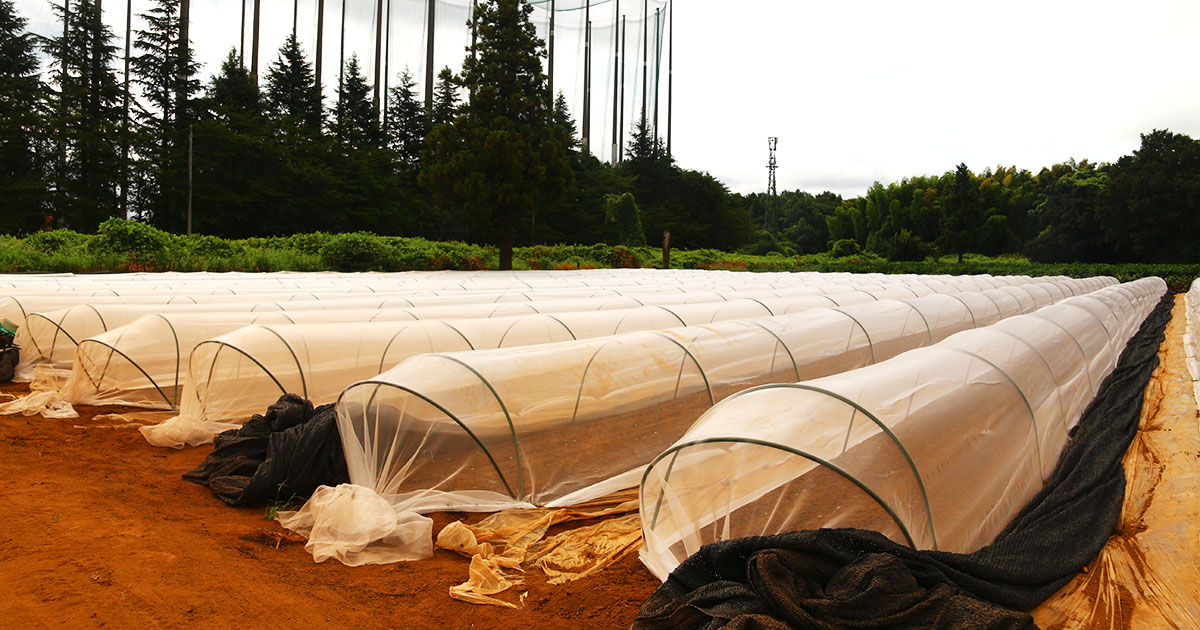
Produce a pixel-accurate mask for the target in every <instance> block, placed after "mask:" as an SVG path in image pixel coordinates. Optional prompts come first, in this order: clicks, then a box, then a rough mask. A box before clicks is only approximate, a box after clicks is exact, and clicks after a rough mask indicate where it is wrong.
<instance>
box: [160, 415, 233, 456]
mask: <svg viewBox="0 0 1200 630" xmlns="http://www.w3.org/2000/svg"><path fill="white" fill-rule="evenodd" d="M240 426H242V425H240V424H233V423H225V422H205V421H203V420H201V419H199V418H189V417H186V416H175V417H173V418H168V419H166V420H163V421H162V422H160V423H158V424H155V425H151V426H145V427H142V428H140V429H138V430H139V431H141V432H142V436H143V437H145V438H146V441H147V442H149V443H151V444H153V445H154V446H167V447H170V448H183V447H185V446H200V445H201V444H208V443H210V442H212V441H213V437H214V436H215V435H216V434H218V433H221V432H222V431H229V430H231V429H237V428H238V427H240Z"/></svg>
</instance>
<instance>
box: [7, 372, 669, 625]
mask: <svg viewBox="0 0 1200 630" xmlns="http://www.w3.org/2000/svg"><path fill="white" fill-rule="evenodd" d="M24 391H27V390H26V388H25V387H24V386H17V385H5V386H0V392H12V393H23V392H24ZM123 410H124V409H122V408H119V407H104V408H95V407H81V408H79V412H80V415H81V417H80V418H77V419H70V420H46V419H43V418H41V417H38V416H34V417H28V418H22V417H0V479H2V480H3V484H0V515H2V516H0V518H2V519H3V520H2V522H0V593H3V594H4V595H3V597H0V626H2V627H6V628H49V627H59V626H62V625H68V626H70V627H75V628H101V627H109V628H143V627H144V628H155V627H195V628H231V627H244V628H289V629H291V628H296V627H330V628H344V627H357V628H401V627H402V628H497V629H505V628H539V629H544V630H549V629H557V628H623V627H628V626H629V624H630V623H632V621H633V618H634V616H635V615H636V614H637V611H638V609H639V608H640V607H641V604H642V602H643V601H644V600H645V599H646V597H647V596H648V595H649V594H650V593H651V592H652V591H653V590H654V588H655V587H657V585H658V581H657V580H656V579H654V577H653V576H652V575H651V574H650V573H649V572H648V571H646V569H645V568H643V567H642V565H641V564H640V563H639V562H638V561H637V558H636V556H634V555H629V556H626V557H624V558H622V559H621V560H619V561H618V562H617V563H616V564H615V565H614V566H612V567H609V568H607V569H605V570H604V571H602V572H600V573H599V574H597V575H594V576H591V577H589V578H586V579H583V580H580V581H577V582H573V583H569V584H566V585H562V586H553V585H549V584H546V583H545V580H544V578H543V577H542V575H541V574H540V572H532V571H531V572H529V573H527V574H526V576H525V578H526V585H527V586H528V587H529V596H528V597H527V599H526V600H525V607H524V609H521V610H509V609H502V608H498V607H493V606H479V605H473V604H467V603H462V602H458V601H454V600H452V599H450V597H449V595H448V589H449V587H450V586H453V585H456V584H459V583H461V582H463V581H465V580H466V578H467V565H468V562H469V561H468V560H467V559H466V558H463V557H461V556H458V555H455V554H452V553H450V552H447V551H443V550H440V549H439V550H436V551H435V554H434V557H433V558H431V559H429V560H423V561H418V562H408V563H398V564H393V565H388V566H382V567H381V566H368V567H353V568H352V567H346V566H343V565H341V564H339V563H336V562H334V561H330V562H326V563H323V564H315V563H314V562H313V560H312V556H310V555H309V554H308V553H307V552H306V551H305V550H304V546H303V543H300V542H296V541H295V540H294V539H293V538H290V537H288V536H286V535H285V534H284V530H283V529H282V528H281V527H279V525H277V524H276V523H274V522H273V521H268V520H266V519H265V518H264V516H263V510H261V509H239V508H231V507H229V506H226V505H225V504H223V503H221V502H219V501H218V500H217V499H215V498H214V497H213V496H212V494H211V493H209V491H208V489H207V488H204V487H202V486H198V485H195V484H192V483H188V482H186V481H183V480H182V479H180V477H179V476H180V475H181V474H182V473H184V472H186V471H188V470H190V469H191V468H192V467H194V466H195V465H196V464H198V463H199V462H200V461H201V460H202V459H204V457H205V456H206V455H207V454H208V452H209V451H210V450H211V448H210V447H201V448H194V449H186V450H182V451H175V450H170V449H161V448H155V447H153V446H150V445H149V444H147V443H146V441H145V440H144V439H142V437H141V434H140V433H138V432H137V431H136V430H134V429H130V428H124V429H112V428H98V427H99V426H100V425H104V424H111V422H106V421H100V422H96V421H93V420H92V419H91V418H92V416H94V415H96V414H98V413H106V412H118V413H119V412H121V411H123ZM79 427H87V428H79ZM460 516H466V520H468V521H473V520H478V519H479V518H481V515H457V514H439V515H434V517H435V524H434V531H435V532H436V531H438V530H439V529H440V528H441V527H442V526H443V525H445V524H446V523H448V522H450V521H451V520H454V519H456V518H458V517H460Z"/></svg>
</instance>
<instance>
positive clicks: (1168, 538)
mask: <svg viewBox="0 0 1200 630" xmlns="http://www.w3.org/2000/svg"><path fill="white" fill-rule="evenodd" d="M1185 319H1186V318H1185V315H1184V308H1183V294H1179V295H1177V296H1176V299H1175V308H1174V310H1173V312H1172V318H1171V321H1170V323H1169V324H1167V331H1166V339H1165V340H1164V342H1163V344H1162V346H1161V347H1160V348H1159V352H1158V357H1159V361H1160V363H1159V366H1158V368H1157V369H1156V370H1155V371H1154V374H1153V376H1152V377H1151V379H1150V383H1149V385H1148V386H1147V387H1146V395H1145V407H1144V408H1143V410H1142V418H1141V421H1140V424H1139V431H1138V434H1137V436H1136V437H1135V438H1134V440H1133V443H1132V444H1131V445H1130V447H1129V450H1128V451H1127V452H1126V454H1125V459H1124V461H1123V462H1122V465H1123V467H1124V469H1125V478H1126V480H1127V483H1126V487H1125V502H1124V505H1123V506H1122V509H1121V519H1120V522H1119V523H1118V525H1117V532H1116V533H1114V534H1113V536H1112V537H1111V538H1109V539H1108V543H1107V545H1106V546H1105V547H1104V549H1102V550H1101V551H1100V555H1098V556H1097V557H1096V559H1095V560H1093V561H1092V562H1091V563H1090V564H1089V565H1088V566H1087V568H1086V569H1085V570H1084V571H1083V572H1081V573H1080V574H1079V575H1077V576H1076V577H1075V579H1074V580H1072V581H1071V582H1070V583H1069V584H1067V585H1066V586H1064V587H1063V588H1062V589H1060V590H1059V592H1058V593H1056V594H1055V595H1054V596H1052V597H1051V598H1050V599H1049V600H1047V601H1046V602H1044V603H1043V604H1042V605H1041V606H1039V607H1038V608H1037V609H1035V610H1034V611H1033V616H1034V619H1035V620H1036V621H1037V623H1038V625H1040V626H1041V627H1043V628H1049V629H1060V628H1061V629H1064V630H1065V629H1073V628H1137V629H1140V628H1177V629H1180V630H1182V629H1187V628H1197V627H1200V578H1198V577H1197V568H1198V567H1200V537H1198V536H1197V532H1200V525H1197V523H1200V496H1198V495H1197V493H1196V490H1197V488H1198V487H1200V431H1198V428H1200V425H1198V424H1197V417H1200V413H1198V412H1197V409H1196V404H1195V401H1194V400H1193V398H1192V381H1191V376H1190V375H1189V373H1188V370H1187V365H1186V364H1185V362H1184V347H1183V334H1184V327H1185Z"/></svg>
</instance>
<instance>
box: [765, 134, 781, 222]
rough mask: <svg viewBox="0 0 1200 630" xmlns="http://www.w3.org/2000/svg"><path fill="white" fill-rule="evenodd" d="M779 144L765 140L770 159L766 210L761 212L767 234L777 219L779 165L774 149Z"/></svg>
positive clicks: (772, 140)
mask: <svg viewBox="0 0 1200 630" xmlns="http://www.w3.org/2000/svg"><path fill="white" fill-rule="evenodd" d="M778 144H779V138H776V137H773V136H772V137H770V138H767V146H768V147H769V148H770V151H771V153H770V159H769V160H767V208H766V211H765V212H763V229H764V230H767V231H768V232H773V231H775V228H776V223H777V222H778V217H776V216H775V207H776V205H777V204H776V203H775V194H776V193H775V169H777V168H779V163H778V162H776V161H775V147H776V146H777V145H778Z"/></svg>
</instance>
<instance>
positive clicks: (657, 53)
mask: <svg viewBox="0 0 1200 630" xmlns="http://www.w3.org/2000/svg"><path fill="white" fill-rule="evenodd" d="M661 18H662V13H661V9H655V10H654V144H653V145H652V146H653V147H654V149H655V150H656V151H657V150H658V86H659V84H660V83H662V81H659V77H660V76H662V74H661V72H660V69H661V68H662V30H661V25H662V19H661Z"/></svg>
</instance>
